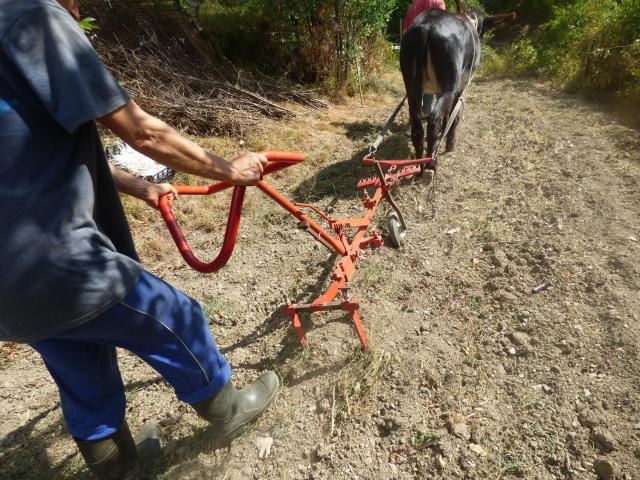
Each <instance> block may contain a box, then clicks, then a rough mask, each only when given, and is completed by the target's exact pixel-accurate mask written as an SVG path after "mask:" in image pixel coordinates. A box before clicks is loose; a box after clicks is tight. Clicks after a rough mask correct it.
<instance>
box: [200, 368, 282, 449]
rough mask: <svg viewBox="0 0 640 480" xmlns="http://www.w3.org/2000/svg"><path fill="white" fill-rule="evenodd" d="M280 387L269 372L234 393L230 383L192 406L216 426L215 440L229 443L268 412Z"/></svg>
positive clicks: (277, 380)
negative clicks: (218, 439)
mask: <svg viewBox="0 0 640 480" xmlns="http://www.w3.org/2000/svg"><path fill="white" fill-rule="evenodd" d="M279 387H280V380H279V379H278V376H277V375H276V374H275V373H274V372H271V371H268V372H264V373H263V374H262V375H260V376H259V377H258V378H257V379H256V380H255V381H254V382H253V383H252V384H251V385H249V386H248V387H247V388H244V389H242V390H236V389H235V388H234V387H233V385H232V384H231V381H229V382H228V383H227V384H226V385H225V386H224V387H222V390H220V391H219V392H218V393H217V394H216V395H215V396H213V397H211V398H208V399H207V400H203V401H202V402H198V403H194V404H192V407H193V408H194V409H195V410H196V412H198V415H200V416H201V417H202V418H204V419H205V420H207V421H208V422H209V423H211V424H212V425H213V426H214V427H215V430H216V436H217V437H218V438H220V439H221V440H231V439H232V438H234V437H236V436H238V435H240V434H241V433H242V432H243V431H244V430H245V427H246V426H247V424H249V423H250V422H251V421H252V420H255V419H256V418H258V417H259V416H260V415H261V414H262V413H263V412H264V411H265V410H266V409H267V407H268V406H269V404H270V403H271V402H272V401H273V399H274V398H275V397H276V394H277V393H278V388H279Z"/></svg>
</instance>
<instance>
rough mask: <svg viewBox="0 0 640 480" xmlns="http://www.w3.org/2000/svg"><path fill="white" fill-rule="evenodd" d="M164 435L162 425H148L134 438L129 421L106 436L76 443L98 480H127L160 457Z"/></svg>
mask: <svg viewBox="0 0 640 480" xmlns="http://www.w3.org/2000/svg"><path fill="white" fill-rule="evenodd" d="M160 435H161V430H160V427H159V426H158V425H147V426H145V427H144V428H143V429H142V430H141V431H140V433H139V434H138V435H136V437H135V439H134V438H133V437H132V436H131V431H130V430H129V426H128V425H127V424H126V423H125V424H124V425H123V426H122V427H121V428H120V429H119V430H117V431H116V432H114V433H112V434H111V435H109V436H108V437H106V438H101V439H100V440H93V441H92V440H89V441H82V440H76V444H77V445H78V448H79V449H80V453H81V454H82V458H84V461H85V463H86V464H87V467H89V470H90V471H91V473H93V475H94V476H95V477H96V478H97V479H98V480H124V479H133V478H135V470H136V467H139V466H144V465H145V464H148V463H150V462H151V461H152V460H154V459H156V458H158V457H159V456H160V454H161V452H162V448H161V446H160Z"/></svg>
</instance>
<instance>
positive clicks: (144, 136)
mask: <svg viewBox="0 0 640 480" xmlns="http://www.w3.org/2000/svg"><path fill="white" fill-rule="evenodd" d="M99 121H100V122H101V123H102V124H103V125H104V126H106V127H107V128H109V129H110V130H111V131H113V132H114V133H115V134H116V135H118V136H119V137H120V138H122V139H123V140H124V141H125V142H127V143H128V144H129V145H131V146H132V147H133V148H134V149H136V150H137V151H139V152H140V153H142V154H144V155H146V156H148V157H150V158H152V159H154V160H155V161H157V162H159V163H162V164H163V165H166V166H168V167H171V168H173V169H174V170H179V171H182V172H187V173H192V174H194V175H199V176H202V177H207V178H212V179H216V180H224V181H234V179H235V176H236V173H237V172H235V171H234V169H233V168H232V166H231V165H230V163H229V162H227V161H226V160H224V159H223V158H221V157H219V156H217V155H214V154H213V153H210V152H207V151H205V150H203V149H202V148H200V147H199V146H197V145H196V144H194V143H193V142H191V141H190V140H188V139H186V138H184V137H183V136H182V135H180V134H179V133H178V132H176V131H175V130H174V129H173V128H171V127H170V126H169V125H167V124H166V123H164V122H163V121H162V120H159V119H157V118H155V117H153V116H151V115H148V114H146V113H145V112H144V111H142V110H141V109H140V108H139V107H138V106H137V105H136V104H135V103H134V102H130V104H128V105H127V106H125V107H123V108H122V109H120V110H118V111H117V112H114V113H113V114H110V115H108V116H107V117H103V118H101V119H99Z"/></svg>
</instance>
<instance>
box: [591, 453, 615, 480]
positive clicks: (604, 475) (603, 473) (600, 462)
mask: <svg viewBox="0 0 640 480" xmlns="http://www.w3.org/2000/svg"><path fill="white" fill-rule="evenodd" d="M593 469H594V470H595V471H596V473H597V474H598V479H599V480H613V465H612V464H611V463H609V462H608V461H606V460H605V459H604V458H597V459H596V460H595V461H594V462H593Z"/></svg>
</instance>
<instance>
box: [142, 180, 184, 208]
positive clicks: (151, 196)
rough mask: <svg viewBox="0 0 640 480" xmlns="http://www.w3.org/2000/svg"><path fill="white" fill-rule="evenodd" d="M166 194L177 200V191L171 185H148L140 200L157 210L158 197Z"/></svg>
mask: <svg viewBox="0 0 640 480" xmlns="http://www.w3.org/2000/svg"><path fill="white" fill-rule="evenodd" d="M167 193H169V194H171V195H172V198H173V199H176V198H178V191H177V190H176V187H174V186H173V185H171V184H169V183H158V184H155V183H149V184H148V185H147V189H146V192H145V194H144V196H143V197H140V198H141V200H144V201H145V202H147V205H149V206H150V207H153V208H158V204H159V202H160V197H162V196H163V195H166V194H167Z"/></svg>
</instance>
